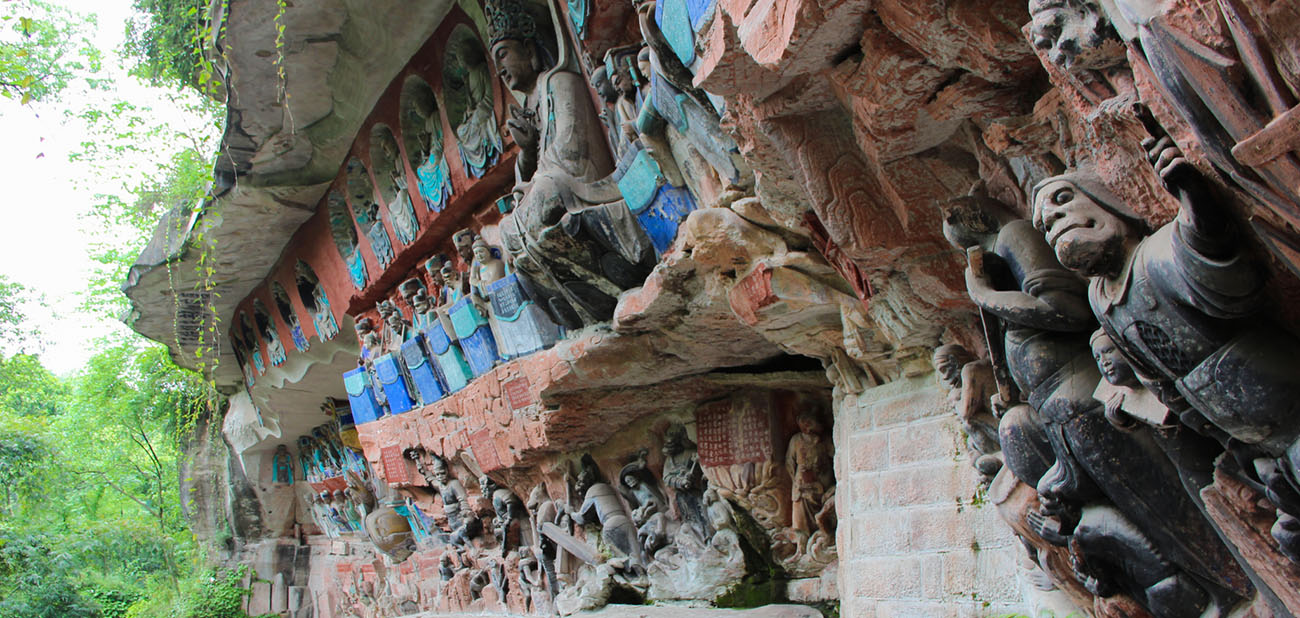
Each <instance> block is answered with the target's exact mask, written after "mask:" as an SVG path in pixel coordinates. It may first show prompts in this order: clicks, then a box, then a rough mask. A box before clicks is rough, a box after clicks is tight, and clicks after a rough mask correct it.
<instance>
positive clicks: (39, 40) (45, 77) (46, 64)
mask: <svg viewBox="0 0 1300 618" xmlns="http://www.w3.org/2000/svg"><path fill="white" fill-rule="evenodd" d="M0 24H2V25H0V96H4V97H5V98H9V99H15V98H16V99H19V100H20V101H21V102H22V103H23V104H27V103H28V102H31V101H41V100H46V99H50V98H53V97H55V96H57V95H58V94H59V93H60V92H61V91H62V90H63V89H64V88H66V87H67V86H68V84H69V83H71V82H72V81H74V80H76V79H78V78H80V79H86V80H89V81H90V83H91V84H92V85H94V84H96V83H98V82H97V81H96V80H95V79H94V77H95V74H96V73H98V72H99V70H100V59H101V54H100V52H99V50H98V49H97V48H95V46H94V45H92V44H91V42H90V40H89V39H88V38H87V36H86V32H87V30H88V27H89V26H93V25H94V18H93V17H86V16H82V15H76V14H74V13H72V12H71V11H68V10H67V9H65V8H62V7H56V6H54V5H51V4H48V3H46V2H42V1H41V0H6V1H5V2H4V3H2V4H0Z"/></svg>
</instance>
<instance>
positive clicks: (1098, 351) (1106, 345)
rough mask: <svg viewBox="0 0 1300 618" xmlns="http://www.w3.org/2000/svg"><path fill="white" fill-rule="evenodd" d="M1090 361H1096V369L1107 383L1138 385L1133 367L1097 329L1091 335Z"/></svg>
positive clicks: (1102, 331)
mask: <svg viewBox="0 0 1300 618" xmlns="http://www.w3.org/2000/svg"><path fill="white" fill-rule="evenodd" d="M1090 343H1091V344H1092V359H1093V360H1095V361H1097V369H1099V370H1101V375H1102V377H1103V378H1106V381H1107V382H1110V383H1111V384H1114V385H1115V386H1135V385H1137V384H1138V380H1137V374H1136V373H1134V372H1133V366H1132V365H1130V364H1129V362H1128V359H1127V358H1124V355H1123V354H1121V353H1120V351H1119V348H1118V347H1116V346H1115V342H1114V341H1113V340H1112V339H1111V338H1110V335H1108V334H1106V331H1104V330H1102V329H1100V328H1099V329H1097V330H1096V332H1094V333H1092V339H1091V341H1090Z"/></svg>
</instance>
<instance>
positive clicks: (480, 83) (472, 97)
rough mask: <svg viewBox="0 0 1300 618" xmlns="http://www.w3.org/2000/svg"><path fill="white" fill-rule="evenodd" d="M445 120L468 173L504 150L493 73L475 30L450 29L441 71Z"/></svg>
mask: <svg viewBox="0 0 1300 618" xmlns="http://www.w3.org/2000/svg"><path fill="white" fill-rule="evenodd" d="M442 86H443V88H442V92H443V95H444V96H445V98H446V101H447V119H448V120H450V121H451V125H452V127H453V130H454V131H455V133H456V148H457V150H458V151H459V152H460V159H461V162H463V163H464V164H465V170H466V171H467V172H468V173H469V175H470V176H473V177H474V178H480V177H482V176H483V174H484V173H486V172H487V169H488V168H489V167H492V166H493V165H495V164H496V162H497V160H498V159H499V158H500V156H501V151H502V150H504V149H505V144H504V143H503V142H502V140H501V133H500V132H499V131H498V130H497V122H496V114H495V113H494V111H493V96H492V73H491V71H490V70H489V68H488V64H487V56H486V55H485V54H484V52H483V46H482V44H480V43H479V40H478V37H477V36H475V35H474V32H473V31H472V30H470V29H469V28H468V27H465V26H463V25H462V26H458V27H457V28H456V30H454V31H452V34H451V37H450V41H449V42H448V44H447V59H446V64H445V66H444V67H443V72H442Z"/></svg>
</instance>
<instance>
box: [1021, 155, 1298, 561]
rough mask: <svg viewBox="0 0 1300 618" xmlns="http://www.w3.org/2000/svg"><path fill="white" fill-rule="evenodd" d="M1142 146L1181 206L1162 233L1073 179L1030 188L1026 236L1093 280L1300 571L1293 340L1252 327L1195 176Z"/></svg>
mask: <svg viewBox="0 0 1300 618" xmlns="http://www.w3.org/2000/svg"><path fill="white" fill-rule="evenodd" d="M1145 146H1146V148H1147V150H1148V155H1149V158H1150V160H1151V161H1152V163H1153V164H1154V165H1155V168H1156V171H1157V172H1158V173H1159V175H1160V177H1161V179H1162V180H1163V181H1164V183H1165V185H1166V187H1168V188H1169V190H1170V191H1171V192H1172V193H1173V194H1174V195H1175V196H1176V197H1177V198H1178V199H1179V201H1180V203H1181V209H1180V211H1179V215H1178V217H1177V218H1176V219H1175V220H1174V221H1173V222H1171V223H1169V224H1166V225H1165V226H1163V227H1161V228H1160V229H1158V230H1155V231H1154V232H1151V231H1150V230H1149V229H1148V226H1147V225H1146V223H1145V222H1144V221H1143V220H1142V219H1141V218H1139V217H1138V216H1137V215H1136V214H1135V213H1134V212H1133V211H1132V210H1131V209H1129V208H1128V207H1127V205H1125V204H1123V203H1122V202H1120V201H1119V200H1118V199H1117V198H1116V197H1115V196H1114V195H1113V194H1111V193H1110V192H1109V191H1108V190H1107V189H1106V187H1105V186H1104V185H1102V184H1101V183H1100V181H1099V180H1098V179H1097V176H1096V174H1095V173H1093V172H1092V171H1091V170H1089V169H1088V168H1082V169H1078V170H1075V171H1072V172H1070V173H1067V174H1062V175H1060V176H1056V177H1053V178H1049V179H1047V180H1045V181H1043V182H1041V183H1039V184H1038V186H1037V187H1035V192H1034V223H1035V225H1037V226H1038V228H1039V229H1041V230H1042V231H1043V233H1044V234H1046V236H1047V241H1048V242H1049V243H1050V244H1051V246H1052V248H1053V250H1054V251H1055V252H1056V255H1057V257H1059V258H1060V261H1061V263H1062V264H1064V265H1065V266H1066V267H1068V268H1070V269H1071V270H1074V271H1076V272H1078V273H1080V274H1082V275H1085V276H1088V277H1090V278H1091V285H1090V287H1089V293H1088V297H1089V302H1090V303H1091V305H1092V310H1093V312H1094V313H1095V314H1096V316H1097V319H1098V321H1100V323H1101V326H1102V328H1103V329H1104V330H1105V331H1106V333H1107V334H1108V335H1109V337H1110V339H1111V340H1112V341H1113V342H1114V343H1115V345H1116V346H1117V347H1118V348H1119V349H1120V351H1121V352H1122V353H1123V354H1124V357H1125V358H1127V359H1128V360H1129V361H1130V362H1131V363H1132V366H1133V368H1134V369H1135V370H1136V371H1137V373H1138V374H1139V375H1140V376H1142V377H1143V378H1144V380H1145V381H1147V382H1148V384H1150V385H1151V386H1152V388H1153V390H1154V391H1155V392H1156V394H1157V395H1158V396H1159V397H1160V399H1161V401H1163V402H1164V403H1165V405H1167V406H1168V407H1169V408H1170V410H1172V411H1173V412H1174V413H1176V414H1177V415H1178V416H1179V418H1180V419H1181V420H1182V422H1183V423H1184V424H1186V425H1187V426H1188V427H1191V428H1192V429H1194V430H1195V431H1199V432H1202V433H1204V434H1206V435H1209V436H1213V437H1216V438H1218V439H1220V441H1221V442H1222V443H1223V444H1224V445H1225V446H1226V447H1227V448H1228V450H1229V452H1230V453H1232V454H1233V455H1234V456H1235V458H1236V459H1237V460H1238V461H1239V462H1241V464H1242V465H1241V467H1242V468H1243V472H1244V474H1245V475H1246V476H1247V478H1248V480H1253V481H1255V482H1256V483H1258V484H1260V485H1262V486H1263V487H1264V488H1265V490H1266V493H1267V495H1268V497H1269V499H1270V500H1271V501H1272V502H1273V503H1274V504H1275V505H1276V506H1277V507H1278V509H1279V517H1278V523H1277V525H1276V526H1274V528H1273V531H1272V532H1273V536H1274V538H1276V539H1277V541H1278V543H1279V544H1280V545H1281V547H1282V549H1283V551H1284V552H1286V553H1287V554H1288V555H1289V556H1291V557H1292V558H1293V559H1298V560H1300V521H1297V519H1296V515H1297V514H1300V491H1298V490H1297V488H1298V487H1300V485H1297V483H1296V479H1300V468H1297V462H1298V461H1300V442H1298V441H1297V438H1298V437H1300V420H1297V419H1298V418H1300V415H1298V412H1300V411H1298V410H1297V406H1300V375H1297V374H1296V372H1295V371H1294V366H1293V361H1294V359H1295V358H1296V355H1297V354H1300V341H1297V339H1296V338H1295V337H1294V336H1293V335H1291V334H1290V333H1287V332H1286V331H1284V330H1282V329H1281V328H1279V327H1278V326H1277V325H1276V324H1274V323H1272V322H1271V321H1269V320H1267V319H1262V318H1261V317H1260V316H1258V315H1257V313H1258V311H1259V309H1260V306H1261V294H1262V292H1263V290H1264V283H1265V280H1264V278H1263V272H1262V271H1261V270H1260V268H1259V267H1258V265H1257V264H1255V263H1254V262H1253V261H1252V260H1250V258H1249V257H1248V256H1247V255H1245V254H1244V252H1243V251H1242V245H1241V242H1240V240H1239V237H1238V235H1237V231H1236V226H1235V225H1234V223H1233V221H1232V219H1231V218H1230V217H1229V216H1228V213H1227V211H1226V210H1225V209H1224V208H1223V207H1222V206H1221V205H1219V204H1217V203H1215V201H1214V200H1213V199H1212V198H1211V196H1210V193H1209V191H1208V187H1207V186H1206V185H1205V184H1204V182H1203V180H1202V179H1201V178H1200V176H1199V175H1198V173H1197V172H1196V171H1195V169H1194V168H1193V167H1192V166H1191V164H1190V163H1188V162H1187V161H1186V159H1184V158H1183V156H1182V153H1181V152H1180V151H1179V150H1178V149H1177V147H1175V146H1174V145H1173V142H1172V141H1171V140H1170V139H1169V138H1168V137H1163V138H1161V139H1159V140H1154V139H1152V140H1148V142H1147V143H1146V144H1145Z"/></svg>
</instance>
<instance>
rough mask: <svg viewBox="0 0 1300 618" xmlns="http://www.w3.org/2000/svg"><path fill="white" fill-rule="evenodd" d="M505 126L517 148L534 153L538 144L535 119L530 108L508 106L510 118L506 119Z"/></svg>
mask: <svg viewBox="0 0 1300 618" xmlns="http://www.w3.org/2000/svg"><path fill="white" fill-rule="evenodd" d="M506 128H507V129H508V130H509V131H510V136H511V137H512V138H514V140H515V143H516V144H519V148H520V149H521V150H523V151H524V152H526V153H533V154H535V153H536V151H537V144H538V132H537V119H536V117H535V115H534V114H533V112H532V111H531V110H526V109H524V108H522V107H520V106H518V105H511V106H510V118H508V119H506Z"/></svg>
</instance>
